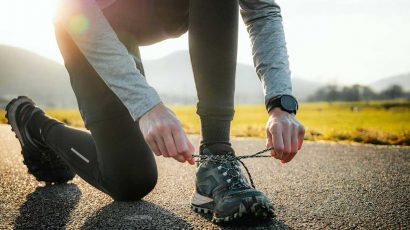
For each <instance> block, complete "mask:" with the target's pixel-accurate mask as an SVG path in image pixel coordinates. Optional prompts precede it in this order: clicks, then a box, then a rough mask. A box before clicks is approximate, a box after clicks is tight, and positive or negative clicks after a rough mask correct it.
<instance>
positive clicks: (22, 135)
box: [6, 96, 75, 184]
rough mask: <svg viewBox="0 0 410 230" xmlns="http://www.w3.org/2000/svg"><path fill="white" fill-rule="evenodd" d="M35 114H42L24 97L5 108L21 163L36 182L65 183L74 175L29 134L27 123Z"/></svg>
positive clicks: (42, 142) (46, 147)
mask: <svg viewBox="0 0 410 230" xmlns="http://www.w3.org/2000/svg"><path fill="white" fill-rule="evenodd" d="M35 113H44V112H43V111H42V110H41V109H40V108H38V107H36V106H35V104H34V102H33V101H32V100H31V99H30V98H28V97H25V96H20V97H18V98H15V99H13V100H12V101H11V102H10V103H9V104H8V105H7V106H6V118H7V120H8V123H9V124H10V125H11V130H12V131H14V133H15V134H16V138H17V139H18V140H19V141H20V144H21V148H22V151H21V153H22V155H23V158H24V160H23V163H24V164H25V165H26V166H27V168H28V172H29V173H30V174H32V175H33V176H34V177H35V178H36V179H37V180H38V181H44V182H46V183H56V184H60V183H65V182H67V181H69V180H71V179H73V177H74V176H75V174H74V173H73V172H72V171H71V170H70V168H69V167H68V165H67V164H66V163H65V162H64V161H63V160H62V159H61V158H60V157H59V156H58V155H57V154H56V153H55V152H54V151H53V150H52V149H50V148H49V147H48V146H47V145H46V144H45V143H44V141H42V140H36V139H34V138H32V137H31V135H30V134H29V131H28V127H27V126H28V122H29V121H30V119H31V117H32V116H33V115H34V114H35Z"/></svg>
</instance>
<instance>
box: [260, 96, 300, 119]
mask: <svg viewBox="0 0 410 230" xmlns="http://www.w3.org/2000/svg"><path fill="white" fill-rule="evenodd" d="M276 107H279V108H281V109H282V110H283V111H286V112H288V113H293V114H296V112H297V111H298V107H299V106H298V101H297V100H296V98H295V97H293V96H291V95H279V96H276V97H273V98H271V99H270V100H269V102H268V104H267V105H266V109H267V110H268V112H270V111H271V110H272V109H274V108H276Z"/></svg>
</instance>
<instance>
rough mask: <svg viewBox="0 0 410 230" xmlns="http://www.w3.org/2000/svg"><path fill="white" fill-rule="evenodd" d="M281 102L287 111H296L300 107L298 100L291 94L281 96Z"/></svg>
mask: <svg viewBox="0 0 410 230" xmlns="http://www.w3.org/2000/svg"><path fill="white" fill-rule="evenodd" d="M281 104H282V106H283V108H284V109H285V110H287V111H295V112H296V110H297V109H298V102H297V101H296V100H295V99H294V98H293V97H291V96H288V95H284V96H282V97H281Z"/></svg>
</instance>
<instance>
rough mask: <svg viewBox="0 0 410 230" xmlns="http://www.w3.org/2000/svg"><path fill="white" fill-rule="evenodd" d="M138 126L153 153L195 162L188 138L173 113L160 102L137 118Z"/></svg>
mask: <svg viewBox="0 0 410 230" xmlns="http://www.w3.org/2000/svg"><path fill="white" fill-rule="evenodd" d="M139 126H140V129H141V132H142V134H143V136H144V139H145V141H146V142H147V144H148V146H149V147H150V149H151V150H152V151H153V152H154V153H155V155H157V156H160V155H162V156H164V157H172V158H174V159H175V160H177V161H179V162H182V163H184V162H186V161H188V162H189V163H190V164H191V165H193V164H195V160H194V159H193V158H192V154H193V153H194V150H195V149H194V146H193V145H192V144H191V142H190V141H189V140H188V137H187V136H186V134H185V132H184V130H183V129H182V126H181V123H180V122H179V121H178V119H177V118H176V116H175V114H174V113H173V112H172V111H171V110H169V109H168V108H167V107H165V106H164V105H163V104H162V103H160V104H158V105H156V106H154V107H153V108H152V109H151V110H149V111H148V112H147V113H145V114H144V115H143V116H142V117H141V118H140V120H139Z"/></svg>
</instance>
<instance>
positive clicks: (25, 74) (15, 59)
mask: <svg viewBox="0 0 410 230" xmlns="http://www.w3.org/2000/svg"><path fill="white" fill-rule="evenodd" d="M18 95H27V96H30V97H31V98H33V99H34V100H35V101H36V102H37V103H38V104H39V105H41V106H46V107H76V101H75V97H74V93H73V92H72V90H71V86H70V81H69V77H68V74H67V71H66V69H65V68H64V66H62V65H60V64H58V63H56V62H54V61H52V60H49V59H46V58H44V57H41V56H39V55H37V54H34V53H31V52H29V51H26V50H23V49H20V48H16V47H10V46H0V103H1V101H3V106H4V102H5V101H9V100H10V99H11V98H12V97H15V96H18Z"/></svg>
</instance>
